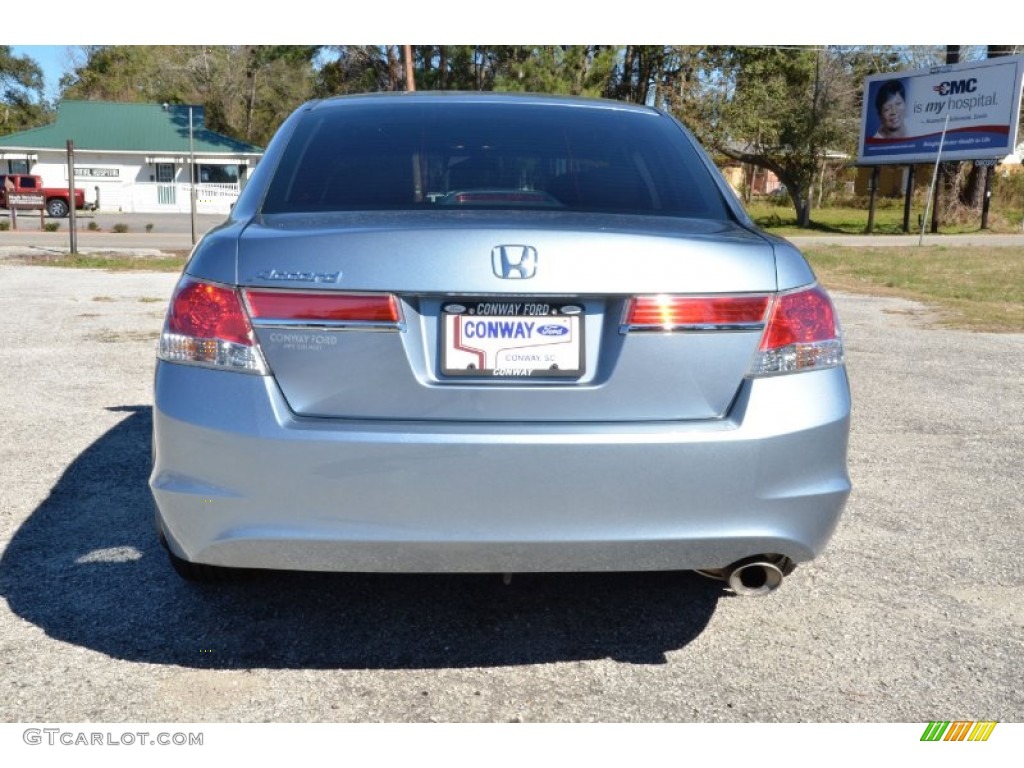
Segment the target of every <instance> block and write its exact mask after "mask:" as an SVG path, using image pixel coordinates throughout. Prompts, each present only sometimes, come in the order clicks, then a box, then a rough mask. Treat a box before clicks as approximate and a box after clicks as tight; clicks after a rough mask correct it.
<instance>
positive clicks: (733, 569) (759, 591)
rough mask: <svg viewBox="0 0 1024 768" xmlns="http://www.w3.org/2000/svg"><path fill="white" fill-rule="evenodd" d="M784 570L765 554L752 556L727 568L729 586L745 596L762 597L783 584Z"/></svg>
mask: <svg viewBox="0 0 1024 768" xmlns="http://www.w3.org/2000/svg"><path fill="white" fill-rule="evenodd" d="M783 575H784V574H783V570H782V568H780V567H779V564H776V563H773V562H772V561H770V560H767V559H765V558H764V556H757V557H750V558H747V559H746V560H740V561H739V562H737V563H733V564H732V565H730V566H729V567H728V568H726V569H725V581H726V583H727V584H728V585H729V588H730V589H731V590H732V591H733V592H735V593H736V594H737V595H742V596H743V597H760V596H761V595H767V594H768V593H769V592H774V591H775V590H776V589H778V588H779V587H780V586H781V585H782V578H783Z"/></svg>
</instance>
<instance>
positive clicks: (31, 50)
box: [11, 45, 70, 101]
mask: <svg viewBox="0 0 1024 768" xmlns="http://www.w3.org/2000/svg"><path fill="white" fill-rule="evenodd" d="M69 48H70V46H67V45H12V46H11V53H13V54H14V55H15V56H30V57H31V58H33V59H35V60H36V63H37V64H39V66H40V67H42V69H43V77H44V78H46V91H45V92H46V98H47V99H48V100H50V101H53V100H54V99H56V98H57V94H58V86H59V85H60V78H61V76H62V75H63V74H64V72H65V71H66V68H67V67H66V65H67V64H68V62H69V54H70V50H69Z"/></svg>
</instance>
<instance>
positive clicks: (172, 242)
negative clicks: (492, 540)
mask: <svg viewBox="0 0 1024 768" xmlns="http://www.w3.org/2000/svg"><path fill="white" fill-rule="evenodd" d="M49 221H59V222H60V224H61V230H60V231H59V232H40V231H39V228H38V224H37V223H36V222H35V220H33V224H34V225H35V226H30V225H27V224H26V223H25V220H24V217H23V218H22V227H21V229H19V230H18V231H17V232H14V231H8V232H0V256H2V255H3V254H4V253H10V252H12V249H14V248H17V249H18V250H21V249H22V248H24V247H28V248H30V249H37V250H44V251H47V250H63V251H67V249H68V247H69V239H70V238H69V235H68V221H67V220H66V219H60V220H57V219H49ZM91 221H94V222H95V223H96V225H97V226H98V227H99V230H98V231H90V230H89V229H87V227H88V224H89V222H91ZM222 221H224V217H223V216H211V215H202V216H198V217H197V219H196V233H197V237H201V236H202V235H203V234H204V233H205V232H207V231H209V230H210V229H212V228H213V227H215V226H217V225H218V224H220V223H221V222H222ZM115 224H124V225H125V226H127V227H128V231H127V232H124V233H116V232H112V231H111V229H112V227H113V226H114V225H115ZM147 224H152V225H153V228H152V231H151V232H147V231H146V225H147ZM78 229H79V235H78V249H79V251H81V252H83V253H85V252H88V251H90V250H110V249H121V248H125V249H144V250H150V251H160V250H163V251H171V250H188V249H189V248H191V246H192V238H191V229H192V226H191V220H190V217H189V215H188V214H147V213H125V214H109V213H98V214H91V213H87V214H79V221H78ZM789 240H791V241H792V242H793V243H795V244H796V245H797V246H798V247H805V246H812V245H842V246H869V245H875V246H883V245H886V246H888V245H898V246H916V245H917V244H918V236H917V235H795V236H793V237H790V238H789ZM924 243H925V244H926V245H939V244H941V245H950V246H953V245H990V246H1004V247H1018V248H1024V232H1022V233H1020V234H1013V235H1008V234H990V233H989V234H972V235H925V238H924Z"/></svg>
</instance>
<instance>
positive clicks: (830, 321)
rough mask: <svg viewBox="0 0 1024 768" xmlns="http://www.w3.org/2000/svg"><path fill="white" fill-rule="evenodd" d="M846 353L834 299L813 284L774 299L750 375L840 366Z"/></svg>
mask: <svg viewBox="0 0 1024 768" xmlns="http://www.w3.org/2000/svg"><path fill="white" fill-rule="evenodd" d="M844 355H845V352H844V350H843V339H842V334H841V333H840V331H839V322H838V320H837V319H836V311H835V309H834V308H833V306H832V300H831V299H829V297H828V294H827V293H825V291H823V290H822V289H821V288H819V287H818V286H813V287H811V288H805V289H803V290H800V291H793V292H792V293H784V294H781V295H780V296H777V297H776V298H775V302H774V303H773V304H772V308H771V310H770V311H769V313H768V325H767V326H766V327H765V329H764V335H763V336H762V337H761V345H760V346H759V347H758V350H757V354H755V355H754V359H753V361H752V362H751V365H750V371H749V374H750V375H751V376H774V375H777V374H781V373H797V372H799V371H815V370H821V369H823V368H837V367H838V366H840V365H842V364H843V360H844Z"/></svg>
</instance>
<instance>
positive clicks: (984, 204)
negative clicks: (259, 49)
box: [981, 166, 995, 229]
mask: <svg viewBox="0 0 1024 768" xmlns="http://www.w3.org/2000/svg"><path fill="white" fill-rule="evenodd" d="M982 170H984V171H985V191H984V192H983V193H982V198H981V228H982V229H988V204H989V201H990V200H991V199H992V172H993V171H994V170H995V166H985V167H984V168H983V169H982Z"/></svg>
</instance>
